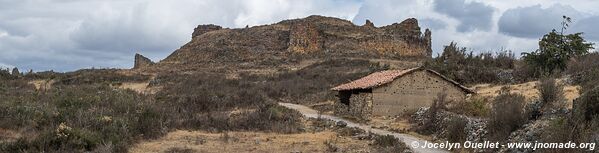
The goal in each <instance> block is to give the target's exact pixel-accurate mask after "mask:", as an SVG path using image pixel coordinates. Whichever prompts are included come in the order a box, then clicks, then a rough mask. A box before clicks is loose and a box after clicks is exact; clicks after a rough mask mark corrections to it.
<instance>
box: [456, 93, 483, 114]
mask: <svg viewBox="0 0 599 153" xmlns="http://www.w3.org/2000/svg"><path fill="white" fill-rule="evenodd" d="M488 103H489V102H488V100H487V99H486V98H484V97H478V96H475V97H471V98H470V99H467V100H464V101H461V102H457V103H455V105H453V106H451V107H450V108H449V110H450V111H451V112H454V113H457V114H462V115H466V116H474V117H487V116H489V112H490V109H489V107H488V106H487V104H488Z"/></svg>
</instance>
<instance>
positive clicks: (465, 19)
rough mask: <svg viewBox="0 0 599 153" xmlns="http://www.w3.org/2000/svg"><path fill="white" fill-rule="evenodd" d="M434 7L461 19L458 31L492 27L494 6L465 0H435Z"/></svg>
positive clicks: (486, 29) (485, 29) (440, 11)
mask: <svg viewBox="0 0 599 153" xmlns="http://www.w3.org/2000/svg"><path fill="white" fill-rule="evenodd" d="M434 9H435V11H437V12H439V13H443V14H446V15H447V16H450V17H452V18H455V19H457V20H459V21H460V23H459V25H458V27H457V31H459V32H471V31H474V30H483V31H488V30H491V28H492V25H493V24H492V22H491V21H492V17H493V12H494V10H495V8H494V7H492V6H488V5H486V4H484V3H480V2H469V3H466V1H464V0H435V2H434Z"/></svg>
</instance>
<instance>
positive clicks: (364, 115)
mask: <svg viewBox="0 0 599 153" xmlns="http://www.w3.org/2000/svg"><path fill="white" fill-rule="evenodd" d="M349 101H350V102H349V105H346V104H343V103H340V102H336V103H335V105H334V112H335V115H338V116H351V117H355V118H357V119H363V120H368V119H369V118H370V117H371V116H372V94H371V93H359V94H352V95H351V97H350V100H349Z"/></svg>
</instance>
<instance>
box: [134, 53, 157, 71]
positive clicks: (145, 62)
mask: <svg viewBox="0 0 599 153" xmlns="http://www.w3.org/2000/svg"><path fill="white" fill-rule="evenodd" d="M152 65H154V62H152V60H150V59H149V58H147V57H144V56H143V55H141V54H135V63H134V65H133V69H141V68H146V67H150V66H152Z"/></svg>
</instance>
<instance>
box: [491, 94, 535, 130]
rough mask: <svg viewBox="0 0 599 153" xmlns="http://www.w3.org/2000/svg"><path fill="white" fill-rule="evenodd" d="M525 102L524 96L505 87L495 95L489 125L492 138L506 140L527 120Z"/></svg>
mask: <svg viewBox="0 0 599 153" xmlns="http://www.w3.org/2000/svg"><path fill="white" fill-rule="evenodd" d="M524 103H525V98H524V96H522V95H520V94H512V93H510V92H509V91H507V90H505V89H504V90H503V91H502V93H501V94H500V95H498V96H497V97H495V100H493V107H492V109H491V114H490V118H489V124H488V126H487V128H489V129H488V131H489V134H490V139H491V140H494V141H503V140H506V138H507V137H508V136H509V135H510V133H511V132H513V131H515V130H516V129H518V128H519V127H520V126H522V125H523V124H524V123H525V122H526V117H525V114H524V111H523V109H524Z"/></svg>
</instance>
